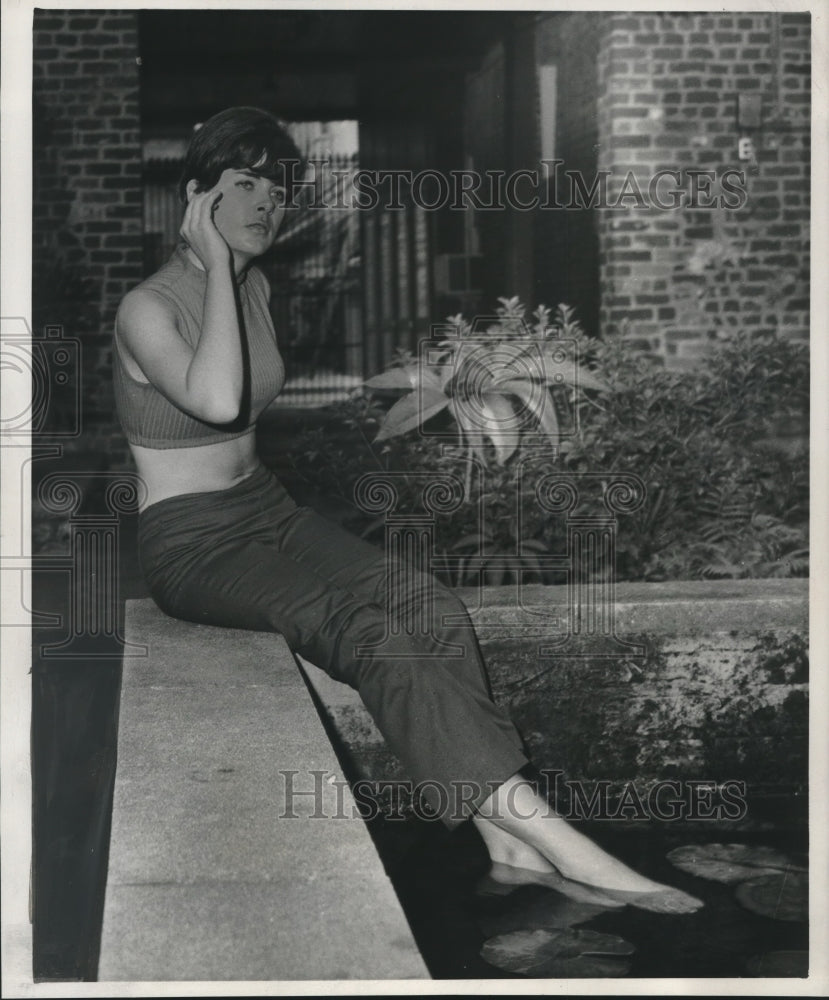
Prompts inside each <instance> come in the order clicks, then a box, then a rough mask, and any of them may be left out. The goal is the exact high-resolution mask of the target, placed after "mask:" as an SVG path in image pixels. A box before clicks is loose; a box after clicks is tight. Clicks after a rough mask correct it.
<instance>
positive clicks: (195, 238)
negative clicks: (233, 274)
mask: <svg viewBox="0 0 829 1000" xmlns="http://www.w3.org/2000/svg"><path fill="white" fill-rule="evenodd" d="M221 200H222V193H221V191H219V192H217V191H216V189H215V188H211V190H210V191H203V192H201V193H198V194H193V195H192V196H191V198H190V201H189V202H188V203H187V209H186V211H185V213H184V219H183V220H182V223H181V229H180V230H179V233H180V235H181V237H182V239H183V240H184V241H185V242H186V243H187V244H188V246H189V247H190V248H191V249H192V250H193V252H194V253H195V254H196V255H197V257H198V258H199V260H200V261H201V262H202V264H203V265H204V267H205V270H208V271H209V270H210V269H211V268H214V267H227V265H228V264H229V263H230V259H231V254H230V247H229V246H228V245H227V243H226V242H225V238H224V236H222V234H221V233H220V232H219V230H218V229H217V228H216V223H215V222H214V221H213V213H214V212H215V211H216V206H217V205H218V204H219V202H220V201H221Z"/></svg>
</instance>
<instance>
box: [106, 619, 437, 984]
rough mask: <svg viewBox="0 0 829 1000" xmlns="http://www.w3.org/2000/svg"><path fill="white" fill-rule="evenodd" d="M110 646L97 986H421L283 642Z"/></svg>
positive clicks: (175, 640)
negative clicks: (108, 791)
mask: <svg viewBox="0 0 829 1000" xmlns="http://www.w3.org/2000/svg"><path fill="white" fill-rule="evenodd" d="M126 639H127V641H128V642H133V643H143V644H145V645H146V646H147V647H148V655H147V656H144V657H142V656H127V657H125V658H124V669H123V681H122V690H121V708H120V720H119V734H118V767H117V773H116V779H115V792H114V804H113V815H112V834H111V846H110V855H109V875H108V883H107V889H106V897H105V908H104V920H103V932H102V941H101V952H100V962H99V969H98V978H99V980H100V981H107V980H121V981H123V980H131V981H138V982H143V981H168V980H173V981H182V980H191V981H203V980H245V981H254V980H255V981H280V982H281V981H292V980H337V979H407V978H429V974H428V971H427V969H426V967H425V965H424V962H423V959H422V958H421V956H420V953H419V952H418V949H417V947H416V945H415V943H414V940H413V938H412V935H411V931H410V929H409V926H408V923H407V922H406V919H405V917H404V915H403V912H402V910H401V908H400V904H399V902H398V900H397V897H396V895H395V893H394V890H393V888H392V885H391V883H390V882H389V880H388V878H387V877H386V874H385V872H384V870H383V865H382V863H381V861H380V859H379V857H378V855H377V852H376V850H375V848H374V845H373V843H372V841H371V838H370V836H369V834H368V831H367V829H366V827H365V824H364V822H363V821H362V819H361V818H360V817H359V815H358V813H357V812H356V809H355V807H354V801H353V798H352V796H351V793H350V791H349V789H348V787H347V786H346V784H345V781H344V778H343V776H342V772H341V769H340V766H339V763H338V761H337V759H336V757H335V754H334V751H333V749H332V747H331V744H330V741H329V739H328V736H327V735H326V733H325V730H324V728H323V725H322V722H321V721H320V718H319V715H318V713H317V710H316V708H315V707H314V704H313V702H312V698H311V694H310V692H309V690H308V688H307V686H306V684H305V682H304V680H303V678H302V675H301V673H300V671H299V668H298V666H297V663H296V661H295V659H294V657H293V655H292V654H291V652H290V651H289V649H288V647H287V645H286V644H285V641H284V639H283V638H282V637H281V636H279V635H275V634H273V633H262V632H247V631H238V630H235V629H222V628H213V627H209V626H203V625H195V624H189V623H186V622H181V621H176V620H174V619H172V618H169V617H167V616H166V615H164V614H162V612H160V611H159V610H158V609H157V608H156V607H155V605H154V604H153V603H152V601H149V600H141V601H128V602H127V607H126ZM286 772H294V777H293V778H291V779H290V781H291V783H292V787H293V788H294V789H295V790H296V791H298V792H299V791H312V790H313V789H314V788H315V784H317V779H315V777H314V774H313V772H317V773H319V774H321V775H322V776H323V777H322V778H320V779H319V782H318V788H319V792H318V794H317V795H316V796H312V795H304V796H300V795H290V791H289V785H288V779H287V778H286V777H285V775H286ZM317 807H319V809H318V815H317V816H314V815H313V813H314V810H315V809H317ZM290 814H293V817H292V816H291V815H290ZM333 817H338V818H333Z"/></svg>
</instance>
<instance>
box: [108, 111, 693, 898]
mask: <svg viewBox="0 0 829 1000" xmlns="http://www.w3.org/2000/svg"><path fill="white" fill-rule="evenodd" d="M298 160H299V156H298V153H297V150H296V148H295V146H294V145H293V142H292V141H291V139H290V138H289V136H288V135H287V133H286V132H285V131H284V130H283V128H282V127H281V126H280V124H279V123H278V121H277V120H276V119H275V118H273V117H272V116H271V115H269V114H268V113H266V112H264V111H260V110H258V109H255V108H232V109H230V110H228V111H224V112H222V113H221V114H218V115H216V116H215V117H214V118H211V119H210V120H209V121H208V122H207V123H205V124H204V125H203V126H202V127H201V128H200V129H199V131H197V132H196V133H195V135H194V137H193V140H192V142H191V145H190V148H189V150H188V152H187V156H186V160H185V167H184V175H183V179H182V186H181V194H182V200H183V201H186V210H185V213H184V220H183V222H182V226H181V237H182V241H183V242H182V244H181V245H180V246H179V248H178V249H177V250H176V252H175V253H174V254H173V256H172V258H171V259H170V261H169V262H168V263H167V264H165V265H164V266H163V267H162V268H161V269H160V270H159V271H158V272H157V273H156V274H154V275H153V276H152V277H150V278H148V279H147V280H146V281H144V282H143V284H141V285H140V286H138V287H137V288H135V289H134V290H133V291H131V292H130V293H129V294H128V295H127V296H126V297H125V298H124V300H123V302H122V304H121V307H120V309H119V311H118V316H117V320H116V350H115V352H114V356H115V362H114V377H115V389H116V402H117V407H118V413H119V417H120V420H121V423H122V425H123V428H124V431H125V434H126V436H127V438H128V440H129V442H130V445H131V448H132V453H133V455H134V457H135V462H136V465H137V467H138V472H139V474H140V475H141V477H142V479H143V480H144V482H145V484H146V487H147V495H146V498H145V503H144V505H143V508H142V511H141V514H140V521H139V554H140V559H141V564H142V568H143V571H144V574H145V576H146V579H147V582H148V585H149V588H150V592H151V594H152V596H153V598H154V600H155V601H156V603H157V604H158V606H159V607H160V608H161V609H162V610H164V611H165V612H167V613H168V614H170V615H173V616H175V617H178V618H183V619H187V620H190V621H196V622H203V623H209V624H213V625H221V626H227V627H233V628H249V629H269V630H273V631H278V632H281V633H282V634H283V635H284V636H285V638H286V640H287V641H288V643H289V645H290V646H291V648H292V649H294V650H295V651H297V652H298V653H300V654H302V655H303V656H304V657H306V658H307V659H309V660H310V661H312V662H314V663H316V664H317V665H318V666H320V667H322V668H323V669H324V670H326V671H327V672H328V673H329V674H330V675H331V676H332V677H334V678H336V679H337V680H340V681H343V682H345V683H347V684H350V685H351V686H352V687H354V688H356V690H357V691H358V692H359V693H360V695H361V697H362V699H363V701H364V702H365V704H366V706H367V708H368V710H369V711H370V712H371V714H372V716H373V718H374V719H375V721H376V722H377V725H378V727H379V729H380V731H381V732H382V733H383V735H384V737H385V739H386V740H387V742H388V744H389V745H390V747H391V748H392V749H393V750H394V751H395V752H396V753H397V755H398V756H399V757H400V758H401V760H402V761H403V762H404V764H405V765H406V766H407V768H408V769H409V772H410V774H411V776H412V778H413V779H415V780H416V781H417V782H418V783H421V782H425V783H427V784H428V787H429V788H431V789H432V799H433V801H434V800H437V803H438V804H439V805H440V806H441V807H442V808H443V814H442V819H443V820H444V822H446V824H447V825H448V826H453V825H455V824H457V823H460V822H462V821H463V820H464V819H466V818H468V817H470V816H471V817H472V819H473V821H474V822H475V824H476V826H477V827H478V829H479V831H480V833H481V835H482V837H483V840H484V842H485V844H486V846H487V849H488V851H489V854H490V856H491V858H492V862H493V866H492V871H491V878H492V879H493V880H494V881H495V882H497V883H501V884H520V883H524V882H540V883H542V884H547V885H550V886H552V887H554V888H557V889H559V890H561V891H563V892H566V893H568V894H569V895H574V896H577V897H578V898H581V899H589V900H592V901H595V902H601V903H604V904H605V905H609V906H613V905H622V904H624V903H632V904H633V905H636V906H640V907H643V908H646V909H651V910H657V911H664V912H673V913H681V912H691V911H692V910H694V909H696V908H698V907H699V906H701V905H702V904H701V903H700V902H699V901H698V900H695V899H694V898H693V897H691V896H688V895H687V894H685V893H682V892H680V891H679V890H676V889H672V888H669V887H667V886H663V885H660V884H659V883H656V882H652V881H651V880H649V879H647V878H644V877H643V876H641V875H639V874H637V873H636V872H634V871H632V870H631V869H630V868H628V867H627V866H625V865H623V864H622V863H621V862H620V861H617V860H616V859H614V858H612V857H611V856H610V855H608V854H607V853H606V852H604V851H603V850H601V849H600V848H599V847H598V846H597V845H595V844H594V843H593V842H592V841H591V840H589V839H588V838H586V837H585V836H583V835H582V834H580V833H578V832H577V831H576V830H575V829H574V828H573V827H571V826H569V825H568V824H567V823H566V822H565V821H564V820H563V819H561V818H560V817H558V816H557V815H555V813H553V812H552V811H551V810H550V808H549V806H548V804H547V802H546V801H545V800H544V799H542V798H541V797H540V796H539V795H538V794H537V793H536V792H535V791H534V789H533V787H532V785H531V784H530V783H529V782H528V781H526V780H524V779H523V778H522V777H521V774H520V771H521V769H522V768H523V767H525V766H526V765H527V759H526V757H525V756H524V753H523V750H522V744H521V739H520V737H519V735H518V733H517V732H516V730H515V729H514V727H513V726H512V724H511V722H510V721H509V719H508V718H507V717H506V715H505V714H504V713H503V712H502V711H501V710H500V709H499V708H497V707H496V706H495V705H494V703H493V702H492V701H491V699H490V697H489V692H488V687H487V681H486V674H485V670H484V667H483V663H482V660H481V655H480V650H479V648H478V646H477V643H476V641H475V639H474V633H473V631H472V629H471V627H470V626H469V623H468V619H466V622H467V624H466V625H465V626H457V625H456V626H445V625H444V624H443V622H444V616H448V615H453V616H454V618H455V620H456V621H457V620H462V621H463V620H464V619H465V609H464V607H463V605H462V604H461V602H460V601H459V599H458V598H457V597H455V596H454V594H453V593H452V592H451V591H449V590H447V589H445V588H443V587H441V586H440V585H439V584H437V582H436V581H434V580H433V579H431V578H429V577H423V576H419V577H416V578H415V579H416V588H415V590H416V593H415V594H414V599H415V600H419V601H425V600H431V601H433V615H432V619H433V621H434V622H436V623H437V624H436V631H437V635H436V637H435V638H434V639H423V638H422V637H416V636H415V637H412V636H403V637H397V638H394V639H390V638H389V637H387V636H386V621H387V617H386V616H387V614H396V613H398V612H399V611H400V607H399V604H400V602H401V601H402V600H403V598H402V597H401V596H399V595H395V594H394V593H390V594H387V589H388V588H387V579H388V573H389V570H388V567H387V566H386V561H385V558H384V556H383V554H382V553H381V552H379V551H378V550H376V549H374V548H373V547H371V546H369V545H367V544H365V543H364V542H362V541H361V540H359V539H357V538H355V537H353V536H351V535H349V534H348V533H346V532H344V531H342V530H341V529H340V528H339V527H337V526H336V525H334V524H331V523H329V522H327V521H326V520H324V519H323V518H322V517H320V516H319V515H318V514H316V513H314V512H313V511H311V510H310V509H308V508H305V507H298V506H297V505H296V504H295V503H294V501H293V500H292V499H291V498H290V497H289V496H288V494H287V493H286V492H285V490H284V489H283V488H282V486H281V485H280V484H279V483H278V482H277V481H276V479H275V478H274V477H273V476H272V475H271V474H270V473H269V471H268V470H267V469H266V468H265V467H264V466H263V465H262V464H261V462H260V461H259V459H258V458H257V455H256V450H255V445H254V425H255V422H256V418H257V417H258V415H259V414H260V413H261V411H262V410H263V408H264V407H265V406H266V405H267V404H268V403H269V402H270V401H271V400H272V399H273V398H274V397H275V396H276V395H277V393H278V392H279V390H280V388H281V387H282V383H283V381H284V369H283V365H282V361H281V358H280V356H279V351H278V350H277V347H276V342H275V335H274V331H273V327H272V324H271V320H270V315H269V311H268V297H269V289H268V286H267V281H266V279H265V277H264V276H263V274H262V273H261V272H260V271H259V270H258V269H257V268H255V267H253V266H252V263H253V261H254V260H255V259H256V258H257V257H259V256H260V255H261V254H263V253H264V252H265V251H266V250H268V248H269V247H270V246H271V245H272V244H273V241H274V239H275V237H276V234H277V232H278V230H279V226H280V224H281V222H282V220H283V218H284V214H285V207H284V203H285V189H286V184H287V180H288V178H287V176H286V170H287V169H288V164H289V162H291V161H294V162H296V161H298ZM406 599H407V600H411V599H412V594H411V592H410V593H409V595H408V597H407V598H406ZM379 643H382V652H375V653H372V649H371V647H377V645H378V644H379ZM441 789H442V790H444V792H445V794H443V795H441V794H438V793H437V791H439V790H441ZM436 790H437V791H436Z"/></svg>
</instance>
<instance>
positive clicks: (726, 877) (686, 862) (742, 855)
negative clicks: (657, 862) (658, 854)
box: [667, 844, 804, 884]
mask: <svg viewBox="0 0 829 1000" xmlns="http://www.w3.org/2000/svg"><path fill="white" fill-rule="evenodd" d="M667 857H668V860H669V861H670V862H671V864H672V865H674V867H676V868H679V869H680V870H681V871H684V872H688V874H689V875H697V876H699V877H700V878H706V879H711V880H712V881H714V882H725V883H726V884H732V883H735V882H744V881H746V879H753V878H756V877H757V876H760V875H778V874H780V873H781V872H787V871H804V869H803V868H802V867H801V866H799V865H796V864H794V863H793V862H792V860H791V858H789V857H788V856H787V855H785V854H782V853H781V852H780V851H775V850H774V849H773V848H771V847H752V846H750V845H748V844H690V845H689V846H687V847H677V848H675V849H674V850H673V851H670V852H669V853H668V855H667Z"/></svg>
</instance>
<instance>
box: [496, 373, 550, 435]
mask: <svg viewBox="0 0 829 1000" xmlns="http://www.w3.org/2000/svg"><path fill="white" fill-rule="evenodd" d="M500 389H501V390H502V391H503V392H510V393H512V394H513V395H515V396H518V398H519V399H520V400H522V402H523V403H524V404H525V405H526V406H527V407H529V409H530V410H531V411H532V413H533V415H534V416H535V419H536V420H537V421H538V426H539V428H540V430H542V431H543V432H544V433H545V434H546V435H547V437H548V438H549V439H550V441H551V442H552V443H553V444H558V440H559V436H560V431H559V426H558V415H557V414H556V407H555V403H553V397H552V396H551V395H550V392H549V390H547V389H543V390H540V388H539V386H538V385H536V384H534V383H532V382H530V381H528V380H527V379H514V380H513V381H511V382H503V383H502V384H501V386H500Z"/></svg>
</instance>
